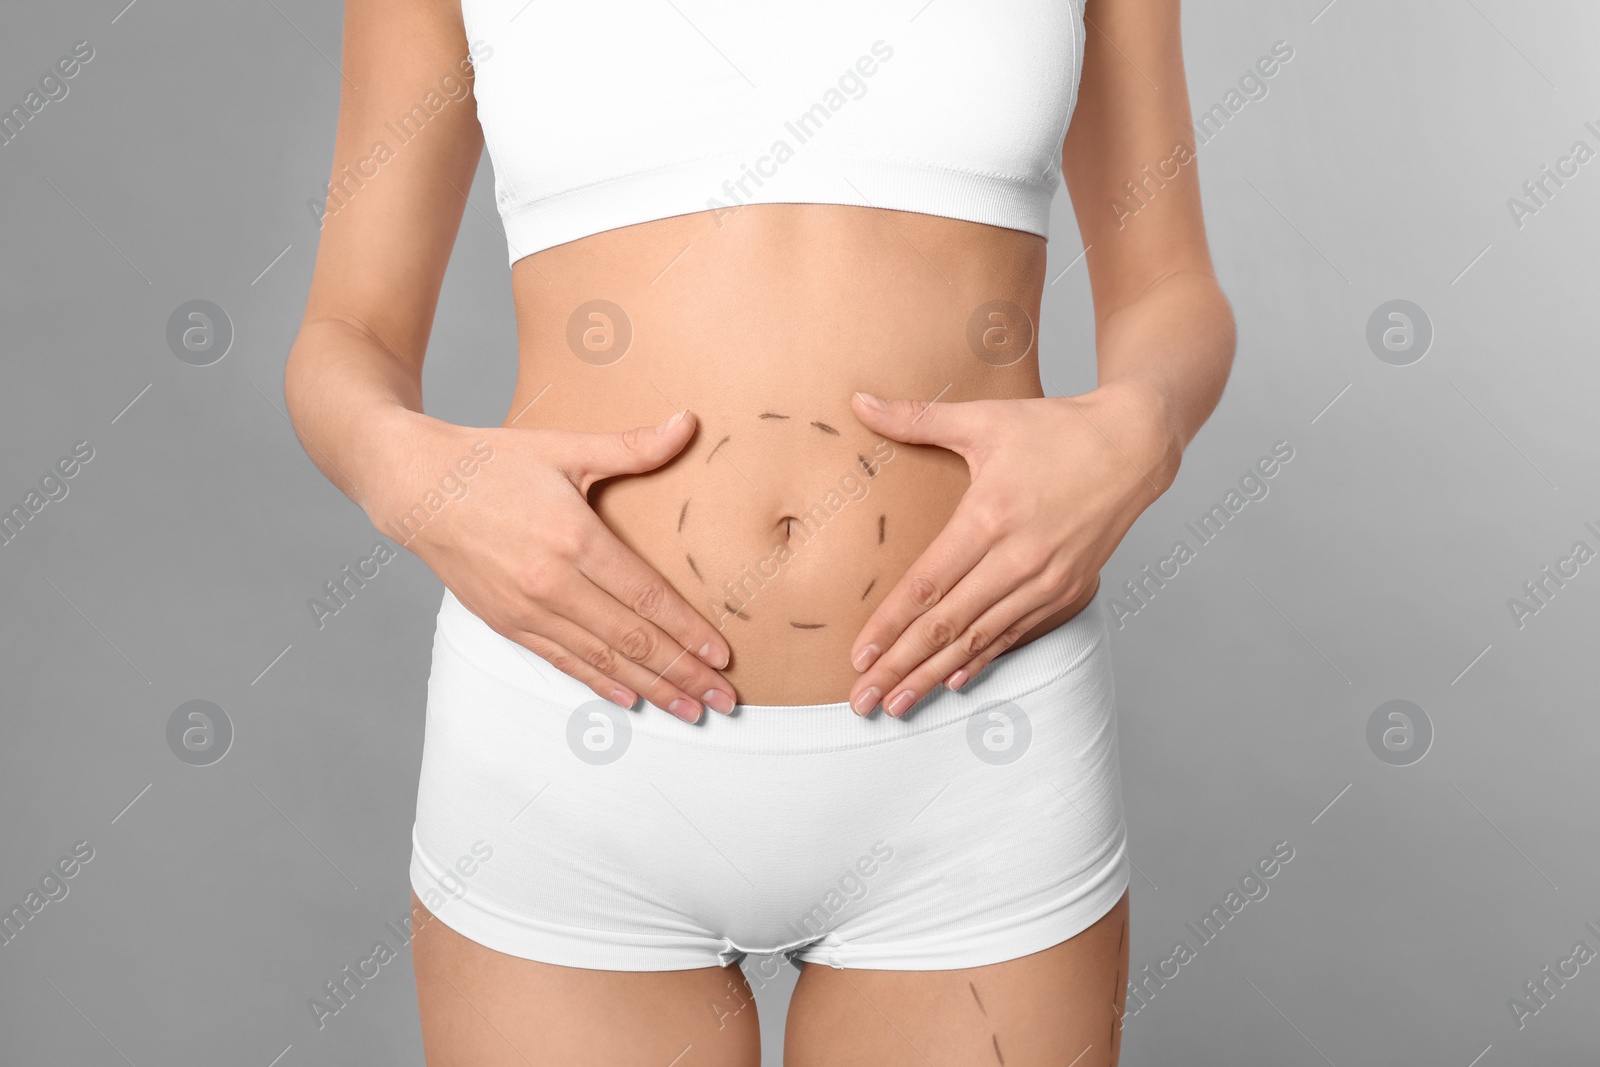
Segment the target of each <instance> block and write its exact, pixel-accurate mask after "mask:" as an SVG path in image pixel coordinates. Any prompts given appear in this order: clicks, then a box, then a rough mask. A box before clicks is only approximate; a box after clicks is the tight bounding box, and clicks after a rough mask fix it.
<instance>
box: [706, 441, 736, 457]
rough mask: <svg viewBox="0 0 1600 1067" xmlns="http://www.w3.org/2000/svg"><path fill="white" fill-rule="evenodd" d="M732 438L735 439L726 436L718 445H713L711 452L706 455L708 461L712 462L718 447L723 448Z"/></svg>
mask: <svg viewBox="0 0 1600 1067" xmlns="http://www.w3.org/2000/svg"><path fill="white" fill-rule="evenodd" d="M731 440H733V438H732V437H724V438H723V439H722V440H720V441H718V442H717V443H716V445H715V446H713V447H712V449H711V452H710V453H709V454H708V455H707V456H706V462H707V463H710V462H711V457H712V456H714V455H716V454H717V449H719V448H721V447H722V446H723V445H725V444H727V443H728V442H729V441H731Z"/></svg>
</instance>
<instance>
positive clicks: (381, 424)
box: [354, 407, 483, 533]
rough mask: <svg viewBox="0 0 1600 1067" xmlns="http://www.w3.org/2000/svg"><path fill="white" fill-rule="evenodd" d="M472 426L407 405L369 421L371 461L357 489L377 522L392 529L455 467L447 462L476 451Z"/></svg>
mask: <svg viewBox="0 0 1600 1067" xmlns="http://www.w3.org/2000/svg"><path fill="white" fill-rule="evenodd" d="M471 432H472V431H471V430H470V428H468V427H462V426H456V425H454V424H452V423H448V422H445V421H443V420H442V419H436V418H434V417H432V416H431V415H424V414H423V413H422V412H420V411H414V410H412V409H410V408H406V407H395V408H393V409H391V410H389V411H386V412H385V413H383V414H382V415H381V416H379V417H377V418H375V419H374V420H373V421H372V423H371V424H370V426H369V427H368V440H369V441H370V442H371V445H370V446H369V448H368V449H366V453H367V456H368V457H369V462H368V463H367V464H366V465H365V467H364V469H363V470H362V471H361V472H359V475H358V477H360V479H361V485H360V491H359V492H358V493H356V494H354V498H355V501H356V503H357V504H359V505H360V506H361V509H362V510H363V511H365V512H366V513H367V519H368V520H369V521H370V522H371V523H372V525H373V526H375V527H377V528H378V529H379V530H380V531H383V532H385V533H388V532H389V531H390V528H391V527H392V526H393V525H394V524H395V523H396V522H397V521H399V520H401V519H403V518H404V517H405V515H406V514H408V513H409V512H411V511H413V510H414V509H415V508H416V507H417V506H418V505H419V504H421V503H423V501H424V499H425V497H426V496H427V494H428V493H429V491H431V490H435V489H436V488H437V486H438V485H439V482H440V479H441V478H442V477H444V476H445V475H447V474H448V473H449V472H448V471H447V470H446V469H445V468H446V467H448V466H449V465H450V463H451V462H453V458H454V457H455V456H457V455H458V454H463V455H464V454H468V453H470V445H471V442H469V441H467V440H466V435H467V434H469V433H471ZM477 432H478V433H480V434H481V433H482V432H483V431H477Z"/></svg>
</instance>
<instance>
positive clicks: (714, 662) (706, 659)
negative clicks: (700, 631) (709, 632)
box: [700, 641, 728, 671]
mask: <svg viewBox="0 0 1600 1067" xmlns="http://www.w3.org/2000/svg"><path fill="white" fill-rule="evenodd" d="M700 661H701V662H702V663H705V664H707V665H708V666H711V667H715V668H716V669H717V670H719V671H720V670H721V669H722V668H724V667H726V666H727V665H728V653H727V652H726V651H724V650H723V649H720V648H715V647H713V646H712V644H711V642H710V641H707V642H706V643H705V644H703V645H701V646H700Z"/></svg>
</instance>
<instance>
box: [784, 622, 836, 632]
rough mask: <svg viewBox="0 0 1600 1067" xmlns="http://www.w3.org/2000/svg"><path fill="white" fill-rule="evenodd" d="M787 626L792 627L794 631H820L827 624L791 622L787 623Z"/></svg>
mask: <svg viewBox="0 0 1600 1067" xmlns="http://www.w3.org/2000/svg"><path fill="white" fill-rule="evenodd" d="M789 625H790V626H793V627H794V628H795V629H796V630H820V629H822V628H823V627H824V626H826V625H828V624H827V623H825V622H793V621H791V622H790V623H789Z"/></svg>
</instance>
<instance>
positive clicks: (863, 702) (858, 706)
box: [850, 685, 883, 715]
mask: <svg viewBox="0 0 1600 1067" xmlns="http://www.w3.org/2000/svg"><path fill="white" fill-rule="evenodd" d="M881 696H883V690H881V689H879V688H878V687H877V686H875V685H874V686H870V687H868V688H866V689H863V690H862V691H861V695H860V696H858V697H856V698H855V700H853V701H851V703H850V710H851V711H853V712H855V713H856V714H857V715H865V714H867V713H868V712H870V711H871V710H872V709H873V708H875V707H877V706H878V698H879V697H881Z"/></svg>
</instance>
